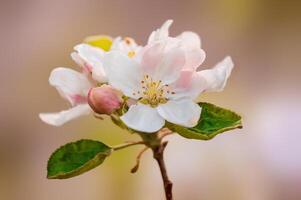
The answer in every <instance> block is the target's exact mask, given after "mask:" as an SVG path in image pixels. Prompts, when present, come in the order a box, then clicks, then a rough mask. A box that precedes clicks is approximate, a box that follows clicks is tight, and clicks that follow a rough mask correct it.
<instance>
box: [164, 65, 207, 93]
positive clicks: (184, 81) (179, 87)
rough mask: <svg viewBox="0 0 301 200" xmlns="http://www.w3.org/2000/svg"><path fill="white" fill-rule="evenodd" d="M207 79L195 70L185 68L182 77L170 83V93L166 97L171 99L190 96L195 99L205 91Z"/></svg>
mask: <svg viewBox="0 0 301 200" xmlns="http://www.w3.org/2000/svg"><path fill="white" fill-rule="evenodd" d="M205 84H206V81H205V79H204V78H203V77H201V76H198V74H197V73H196V72H195V71H192V70H183V71H181V75H180V78H179V79H178V80H177V81H176V82H174V83H172V84H171V85H169V87H168V90H169V93H167V94H166V97H167V98H169V99H179V98H183V97H185V98H190V99H195V98H196V97H198V95H199V94H200V93H201V92H203V91H204V89H205Z"/></svg>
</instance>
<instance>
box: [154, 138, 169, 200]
mask: <svg viewBox="0 0 301 200" xmlns="http://www.w3.org/2000/svg"><path fill="white" fill-rule="evenodd" d="M166 145H167V142H163V143H161V145H160V146H157V147H154V148H152V150H153V154H154V158H155V159H156V160H157V162H158V165H159V167H160V171H161V175H162V179H163V184H164V190H165V197H166V200H172V199H173V197H172V182H171V181H170V180H169V178H168V175H167V171H166V167H165V163H164V157H163V153H164V149H165V147H166Z"/></svg>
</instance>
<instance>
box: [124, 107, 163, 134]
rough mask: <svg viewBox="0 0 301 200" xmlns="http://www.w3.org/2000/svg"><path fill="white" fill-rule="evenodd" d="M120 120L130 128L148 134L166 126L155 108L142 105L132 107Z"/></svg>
mask: <svg viewBox="0 0 301 200" xmlns="http://www.w3.org/2000/svg"><path fill="white" fill-rule="evenodd" d="M120 119H121V120H122V121H123V122H124V123H125V124H126V125H127V126H128V127H130V128H132V129H134V130H137V131H141V132H146V133H153V132H156V131H158V130H160V129H161V128H162V127H163V126H164V124H165V120H164V119H163V118H162V117H161V116H160V115H159V114H158V112H157V110H156V109H155V108H152V107H150V106H148V105H145V104H141V103H138V104H137V105H133V106H131V107H130V109H129V110H128V111H127V112H126V113H125V114H124V115H123V116H121V118H120Z"/></svg>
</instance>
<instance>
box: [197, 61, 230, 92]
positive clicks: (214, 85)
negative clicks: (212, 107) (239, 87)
mask: <svg viewBox="0 0 301 200" xmlns="http://www.w3.org/2000/svg"><path fill="white" fill-rule="evenodd" d="M233 67H234V64H233V62H232V59H231V57H229V56H227V57H226V58H225V59H224V60H223V61H221V62H219V63H218V64H217V65H216V66H215V67H213V68H212V69H207V70H203V71H199V72H198V76H200V77H202V78H203V79H205V80H206V85H205V90H206V91H216V92H217V91H222V90H223V89H224V87H225V85H226V83H227V80H228V78H229V76H230V74H231V71H232V69H233Z"/></svg>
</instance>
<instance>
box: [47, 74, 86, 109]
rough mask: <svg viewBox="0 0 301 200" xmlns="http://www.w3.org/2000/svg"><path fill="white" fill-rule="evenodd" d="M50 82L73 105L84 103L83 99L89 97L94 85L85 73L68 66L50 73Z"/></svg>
mask: <svg viewBox="0 0 301 200" xmlns="http://www.w3.org/2000/svg"><path fill="white" fill-rule="evenodd" d="M49 83H50V85H52V86H54V87H55V88H56V89H57V90H58V92H59V93H60V95H61V96H62V97H63V98H65V99H67V100H68V101H69V102H70V103H71V104H72V105H73V106H74V105H77V104H78V103H82V99H84V98H86V97H87V95H88V92H89V89H90V88H91V87H92V85H91V83H90V82H89V80H88V79H87V77H86V76H85V75H83V74H81V73H79V72H77V71H74V70H72V69H68V68H56V69H54V70H53V71H52V72H51V74H50V77H49Z"/></svg>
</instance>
